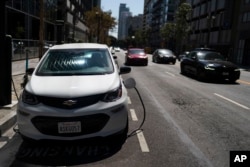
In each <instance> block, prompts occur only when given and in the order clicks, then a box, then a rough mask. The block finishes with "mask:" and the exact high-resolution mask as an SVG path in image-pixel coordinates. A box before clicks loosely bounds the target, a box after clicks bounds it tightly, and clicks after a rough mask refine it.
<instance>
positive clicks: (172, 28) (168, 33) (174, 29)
mask: <svg viewBox="0 0 250 167" xmlns="http://www.w3.org/2000/svg"><path fill="white" fill-rule="evenodd" d="M191 11H192V7H191V5H190V4H189V3H181V5H180V6H179V7H178V9H177V10H176V13H175V21H174V22H173V23H166V24H165V25H164V26H163V28H162V29H161V35H162V36H163V37H164V39H165V40H166V41H167V42H169V41H170V40H171V41H173V40H174V41H176V44H178V46H176V47H177V48H176V49H177V50H180V49H181V47H182V44H183V41H185V40H186V38H187V35H188V34H189V31H190V26H189V23H188V21H187V20H188V18H189V16H190V14H191Z"/></svg>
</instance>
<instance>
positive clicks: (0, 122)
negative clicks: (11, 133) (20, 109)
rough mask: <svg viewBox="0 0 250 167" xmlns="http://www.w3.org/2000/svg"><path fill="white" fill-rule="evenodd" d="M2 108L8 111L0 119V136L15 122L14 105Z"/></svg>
mask: <svg viewBox="0 0 250 167" xmlns="http://www.w3.org/2000/svg"><path fill="white" fill-rule="evenodd" d="M4 109H5V110H6V111H7V112H8V114H6V115H5V116H4V117H3V118H1V119H0V137H1V136H2V135H3V134H4V133H5V132H6V131H7V130H9V129H10V128H11V127H13V126H14V125H15V124H16V121H17V118H16V106H14V107H13V108H5V107H4ZM0 112H1V111H0Z"/></svg>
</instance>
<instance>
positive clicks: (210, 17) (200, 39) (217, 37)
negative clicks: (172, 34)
mask: <svg viewBox="0 0 250 167" xmlns="http://www.w3.org/2000/svg"><path fill="white" fill-rule="evenodd" d="M187 2H188V3H190V4H191V6H192V9H193V11H192V15H191V18H190V25H191V29H192V31H191V35H190V39H189V41H188V43H189V44H192V46H193V47H199V46H207V47H212V48H214V49H216V50H218V51H220V52H221V53H222V54H223V55H224V56H226V57H228V59H229V60H230V61H233V62H235V63H237V64H243V65H250V49H249V47H250V17H249V16H250V1H249V0H241V1H238V0H187Z"/></svg>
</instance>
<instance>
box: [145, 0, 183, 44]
mask: <svg viewBox="0 0 250 167" xmlns="http://www.w3.org/2000/svg"><path fill="white" fill-rule="evenodd" d="M179 3H180V1H179V0H145V1H144V30H147V29H148V30H149V31H150V34H149V39H148V41H149V45H150V46H151V47H152V48H159V47H163V46H165V41H164V38H163V37H162V36H161V34H160V30H161V27H162V26H164V24H165V23H168V22H173V21H174V14H175V11H176V9H177V7H178V5H179Z"/></svg>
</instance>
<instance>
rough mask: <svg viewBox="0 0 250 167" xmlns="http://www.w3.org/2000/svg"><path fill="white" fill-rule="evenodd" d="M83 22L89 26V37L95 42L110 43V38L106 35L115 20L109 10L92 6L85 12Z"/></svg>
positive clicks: (114, 23) (114, 24)
mask: <svg viewBox="0 0 250 167" xmlns="http://www.w3.org/2000/svg"><path fill="white" fill-rule="evenodd" d="M85 22H86V25H87V26H88V28H89V39H90V41H94V39H97V42H100V43H106V44H108V45H109V44H110V43H111V39H110V38H109V36H108V32H109V30H110V29H113V28H115V26H116V25H117V22H116V21H115V18H114V17H112V16H111V12H110V11H108V12H104V11H102V10H101V9H100V8H93V9H92V10H91V11H87V12H85Z"/></svg>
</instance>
